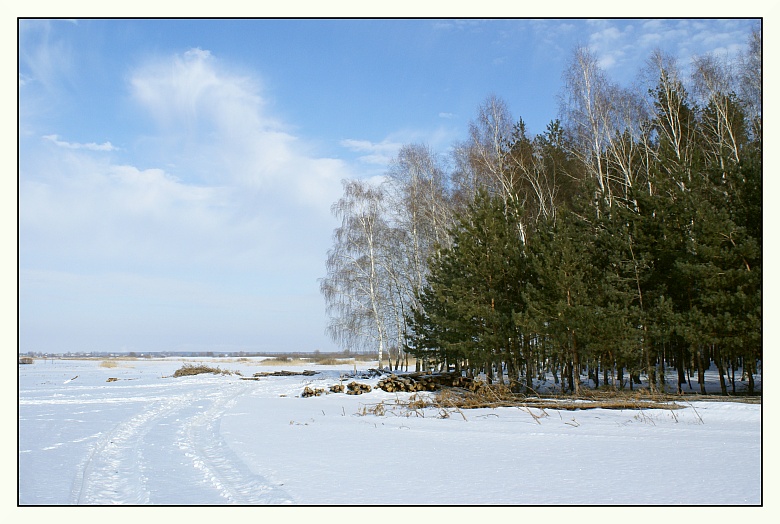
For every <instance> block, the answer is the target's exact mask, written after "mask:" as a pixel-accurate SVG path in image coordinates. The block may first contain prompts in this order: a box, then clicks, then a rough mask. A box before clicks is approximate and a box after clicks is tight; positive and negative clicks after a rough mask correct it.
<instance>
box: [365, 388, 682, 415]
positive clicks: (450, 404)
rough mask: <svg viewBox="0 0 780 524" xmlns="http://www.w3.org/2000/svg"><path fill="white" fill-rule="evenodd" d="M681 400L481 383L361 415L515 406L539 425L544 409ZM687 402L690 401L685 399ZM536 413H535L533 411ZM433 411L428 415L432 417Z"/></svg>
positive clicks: (671, 405)
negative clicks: (545, 393)
mask: <svg viewBox="0 0 780 524" xmlns="http://www.w3.org/2000/svg"><path fill="white" fill-rule="evenodd" d="M675 400H676V401H679V400H680V399H679V398H676V399H674V398H661V397H658V396H655V397H651V396H650V395H646V394H645V395H640V394H637V393H631V394H620V393H616V392H614V391H613V392H603V393H595V394H589V395H587V396H585V395H583V396H582V397H580V398H573V397H545V398H542V397H536V396H526V395H519V394H517V393H512V392H511V391H510V389H509V388H508V387H506V386H503V385H487V384H484V383H478V387H476V388H474V390H468V389H463V388H442V389H441V390H439V391H436V392H425V393H414V394H412V395H411V396H409V397H408V398H407V399H403V398H401V397H397V398H396V399H395V401H394V402H391V403H389V404H388V403H386V401H383V402H381V403H379V404H375V405H370V406H364V407H363V409H362V412H359V414H361V415H367V414H374V415H377V414H379V413H381V414H382V415H384V414H386V413H392V414H394V415H400V416H406V417H409V416H415V417H425V414H426V411H425V410H427V409H433V410H435V411H434V414H435V416H436V417H438V418H449V417H450V416H452V415H453V414H457V415H458V416H460V417H462V418H463V419H464V420H467V418H466V413H465V412H464V410H469V409H478V408H497V407H516V408H519V409H523V410H525V411H527V412H528V414H529V415H531V416H532V417H533V418H534V420H535V421H536V422H537V423H540V422H539V420H540V419H542V418H545V417H547V416H549V415H548V414H547V413H546V411H545V410H547V409H552V410H559V411H576V410H584V409H597V408H599V409H618V410H624V409H625V410H629V409H635V410H640V411H642V410H647V409H665V410H671V411H673V410H676V409H682V408H684V407H686V406H685V405H681V404H678V403H676V402H675ZM686 400H687V399H686ZM533 410H535V411H533ZM430 414H431V413H430V411H428V415H429V416H430Z"/></svg>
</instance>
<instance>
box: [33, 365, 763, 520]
mask: <svg viewBox="0 0 780 524" xmlns="http://www.w3.org/2000/svg"><path fill="white" fill-rule="evenodd" d="M194 361H199V362H206V363H208V364H209V365H211V366H219V367H220V368H222V369H227V370H231V371H235V370H237V371H240V372H241V373H242V376H243V377H251V376H252V375H253V373H258V372H263V371H274V370H279V369H286V370H291V371H302V370H303V369H311V370H314V371H317V372H318V374H317V375H314V376H290V377H265V378H261V379H259V380H257V381H253V380H241V377H240V376H238V375H196V376H188V377H179V378H173V377H171V375H173V373H174V372H175V371H176V370H177V369H179V368H180V367H181V366H182V361H181V359H152V360H126V361H121V360H119V361H117V364H118V366H117V367H114V368H107V367H102V366H101V361H100V360H94V361H90V360H36V361H35V363H34V364H31V365H20V366H19V391H18V395H19V399H18V400H19V421H18V423H19V426H18V453H19V454H18V461H19V462H18V471H19V479H18V490H19V491H18V504H20V505H23V506H24V505H76V504H79V505H112V504H129V505H203V504H205V505H224V504H238V505H262V504H271V505H286V504H292V505H396V504H398V505H461V504H465V505H529V504H530V505H592V504H597V505H743V504H747V505H758V504H762V502H763V501H762V460H761V459H762V450H761V405H759V404H746V403H737V402H711V401H706V402H704V401H698V402H691V403H688V402H684V405H685V406H686V407H685V408H684V409H680V410H676V411H670V410H663V409H647V410H641V411H640V410H622V411H621V410H602V409H594V410H582V411H555V410H549V409H548V410H546V412H545V413H546V416H544V415H545V413H542V412H541V411H539V410H534V411H532V413H529V412H528V411H526V410H524V409H519V408H516V407H515V408H497V409H477V410H465V411H463V412H462V414H461V413H459V412H456V411H450V412H447V413H444V412H441V411H439V410H436V409H428V410H426V411H425V412H424V413H418V414H415V413H414V412H410V411H408V410H406V409H404V408H402V407H400V406H396V407H393V404H394V401H395V400H396V399H405V398H408V396H409V394H396V393H385V392H383V391H379V390H374V391H372V392H371V393H368V394H364V395H360V396H352V395H345V394H329V395H324V396H320V397H311V398H301V397H300V394H301V392H302V390H303V388H304V386H306V385H309V386H312V387H325V388H327V387H328V386H330V385H332V384H335V383H338V381H339V377H340V375H341V374H343V373H347V372H351V371H353V366H352V365H345V366H332V365H331V366H317V365H309V366H303V367H291V366H277V367H268V366H262V365H259V362H257V360H250V361H237V360H236V359H233V360H229V359H223V360H219V359H214V360H208V359H206V360H204V359H197V360H194ZM364 367H367V366H364ZM358 369H360V368H358ZM109 377H113V378H117V379H118V380H116V381H112V382H107V379H108V378H109ZM713 378H715V379H717V377H713ZM377 380H378V379H376V378H374V379H370V380H359V382H364V383H370V384H375V383H376V382H377ZM716 389H717V387H713V389H712V391H715V390H716ZM383 401H384V403H385V405H386V406H387V407H388V409H387V410H386V412H385V414H384V415H383V416H377V415H375V414H371V413H369V414H365V411H368V410H370V409H371V408H372V407H373V406H375V405H376V404H377V403H380V402H383ZM532 414H533V415H537V416H540V415H541V418H538V419H537V418H536V417H534V416H532Z"/></svg>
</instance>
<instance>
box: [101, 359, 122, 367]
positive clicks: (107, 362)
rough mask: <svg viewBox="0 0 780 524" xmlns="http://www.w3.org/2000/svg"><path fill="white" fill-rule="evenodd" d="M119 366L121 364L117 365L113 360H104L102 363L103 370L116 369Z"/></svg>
mask: <svg viewBox="0 0 780 524" xmlns="http://www.w3.org/2000/svg"><path fill="white" fill-rule="evenodd" d="M118 365H119V364H117V363H116V362H114V361H113V360H104V361H103V362H101V363H100V367H101V368H115V367H117V366H118Z"/></svg>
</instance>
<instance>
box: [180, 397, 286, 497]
mask: <svg viewBox="0 0 780 524" xmlns="http://www.w3.org/2000/svg"><path fill="white" fill-rule="evenodd" d="M247 387H248V386H246V385H245V387H243V388H241V389H240V390H239V391H237V392H233V393H231V394H229V395H222V396H220V398H218V399H216V400H215V402H214V403H213V404H212V405H211V407H210V408H209V409H207V410H206V411H204V412H203V413H201V414H199V415H198V416H197V417H193V418H192V419H190V420H189V421H187V423H186V424H185V425H184V426H183V427H182V428H181V430H180V431H179V435H180V437H181V440H180V442H179V447H180V449H182V450H183V451H184V452H185V454H186V455H187V456H188V457H189V458H190V459H191V460H192V463H193V465H194V467H195V468H197V469H198V470H200V471H201V473H202V475H203V479H204V481H205V482H208V483H209V484H211V485H212V486H213V487H214V489H216V490H217V491H218V492H219V494H220V495H221V496H222V497H224V499H225V500H226V502H227V503H228V504H239V505H265V504H291V503H292V499H291V497H290V496H289V495H288V494H287V493H286V492H285V491H284V490H282V489H281V488H279V487H278V486H276V485H273V484H272V483H270V482H268V480H267V479H265V478H264V477H262V476H260V475H256V474H254V473H252V472H251V471H250V470H249V468H248V467H247V466H246V465H245V464H244V463H243V462H242V461H241V460H240V459H239V458H238V457H237V456H236V454H235V453H233V452H232V451H231V450H230V448H229V447H228V446H227V443H226V442H225V441H224V439H223V438H222V437H221V435H220V433H219V425H220V420H221V419H222V416H223V415H224V413H225V411H226V410H227V409H229V408H230V407H231V406H233V405H234V404H235V402H236V399H237V398H238V397H239V396H240V395H241V394H243V393H245V392H246V391H247Z"/></svg>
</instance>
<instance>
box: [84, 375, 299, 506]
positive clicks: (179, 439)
mask: <svg viewBox="0 0 780 524" xmlns="http://www.w3.org/2000/svg"><path fill="white" fill-rule="evenodd" d="M185 380H187V379H185ZM199 386H200V385H198V386H195V387H192V386H191V387H190V388H189V389H183V390H182V391H181V392H177V393H174V394H171V395H170V396H167V397H159V398H155V399H150V403H149V404H148V405H146V406H145V407H144V408H143V409H142V410H141V411H140V412H139V413H137V414H135V415H133V416H131V417H130V418H127V419H125V420H123V421H121V422H120V423H119V424H117V425H116V426H115V427H114V428H113V429H112V430H111V431H110V432H109V433H107V434H105V435H103V436H102V437H101V438H100V439H99V441H98V442H97V443H96V444H95V445H94V447H93V449H92V451H91V452H90V454H89V456H88V457H87V459H86V461H85V462H84V464H83V466H82V467H81V468H80V470H79V473H78V474H77V476H76V478H75V480H74V483H73V490H72V495H71V503H73V504H99V505H100V504H176V505H178V504H187V505H189V504H241V505H253V504H285V503H292V500H291V499H290V497H289V496H288V495H287V494H286V493H285V492H284V491H283V490H281V489H280V488H279V487H278V486H274V485H273V484H272V483H270V482H268V481H267V480H266V479H265V478H263V477H262V476H260V475H257V474H254V473H252V472H250V471H249V469H248V468H246V466H245V465H244V464H243V463H242V462H241V461H240V460H239V459H238V458H237V457H236V456H235V454H234V453H233V452H232V451H231V450H230V449H229V448H228V446H227V445H226V444H225V442H224V440H223V439H222V437H221V436H220V433H219V423H220V419H221V417H222V415H223V414H224V412H225V410H226V409H229V408H230V406H231V405H232V404H233V403H234V402H235V400H236V399H237V398H238V397H239V396H241V395H242V394H244V393H246V392H247V388H248V387H250V385H249V384H247V383H246V382H238V381H234V382H225V381H222V382H220V383H219V386H218V387H214V384H209V385H207V386H206V387H199ZM149 435H153V437H152V438H147V436H149ZM156 494H163V496H164V500H163V499H158V498H157V497H156ZM172 494H173V496H174V497H175V498H174V499H172V498H171V496H172Z"/></svg>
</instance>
